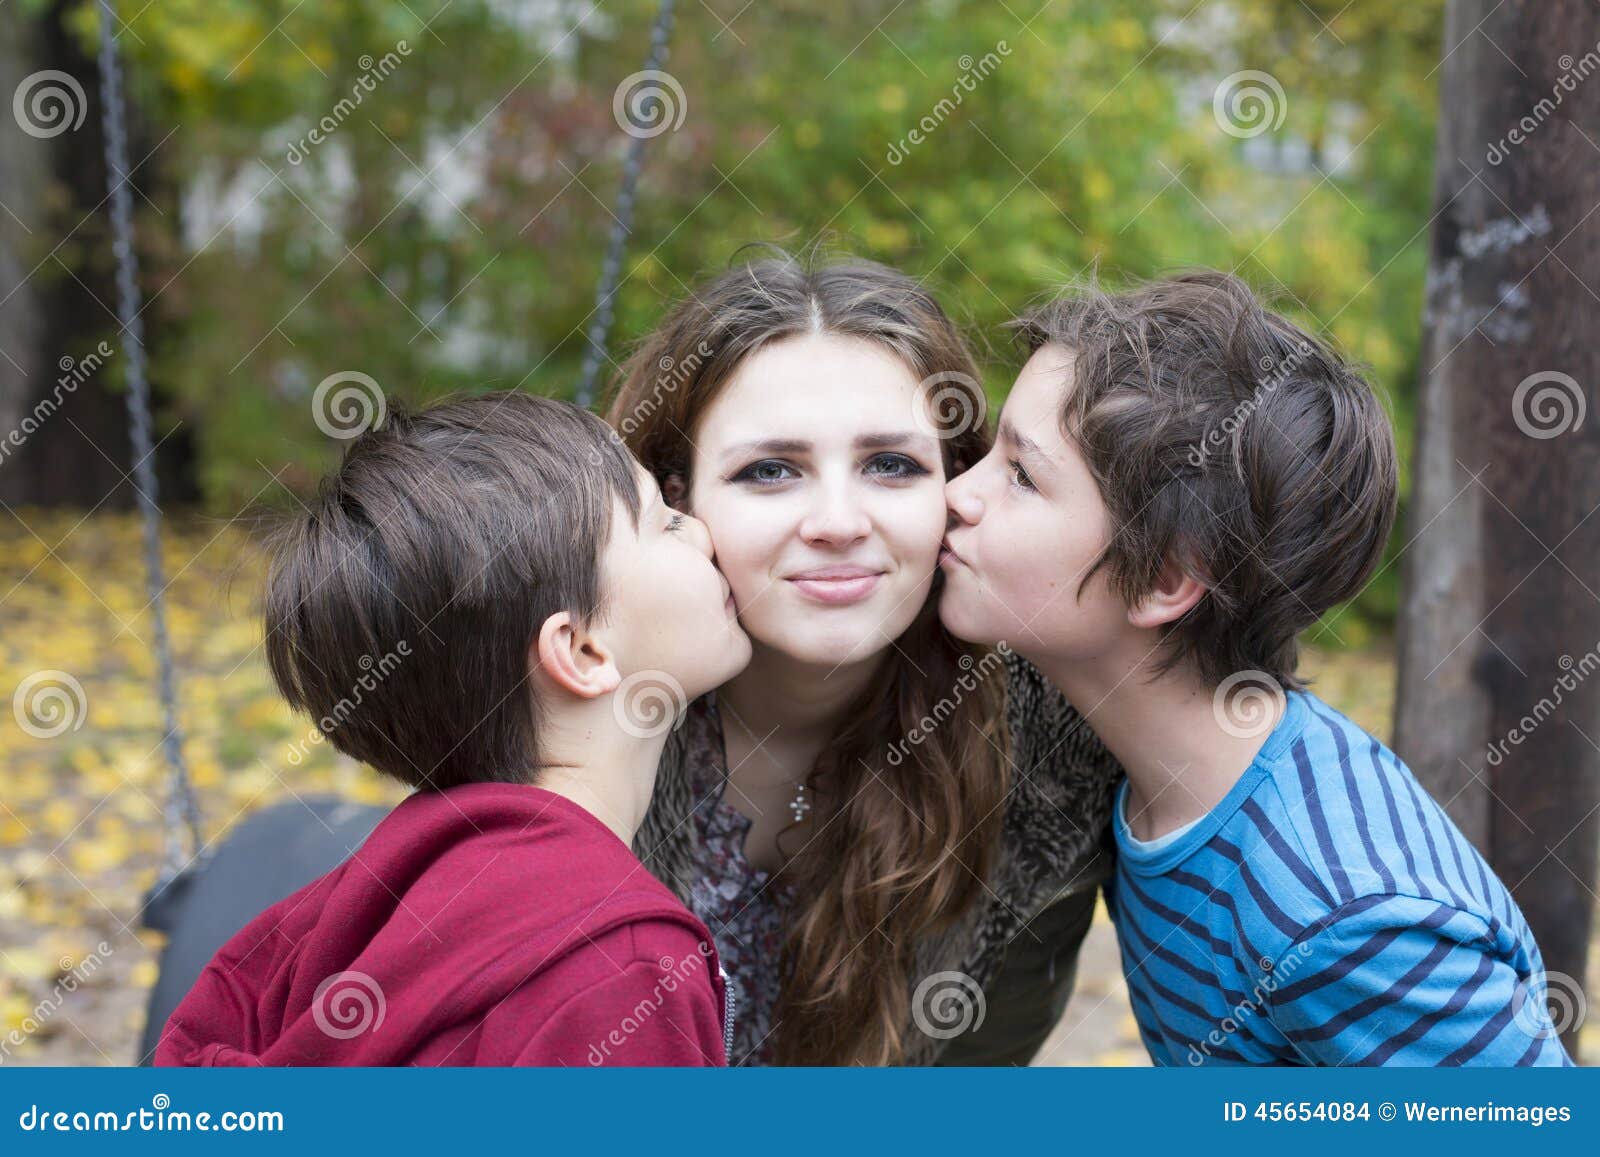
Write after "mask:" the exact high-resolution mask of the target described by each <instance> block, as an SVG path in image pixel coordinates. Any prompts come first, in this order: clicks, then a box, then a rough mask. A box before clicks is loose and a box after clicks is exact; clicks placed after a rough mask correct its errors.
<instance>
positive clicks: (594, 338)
mask: <svg viewBox="0 0 1600 1157" xmlns="http://www.w3.org/2000/svg"><path fill="white" fill-rule="evenodd" d="M672 2H673V0H661V7H660V9H658V10H657V12H656V19H655V24H654V25H653V26H652V27H651V29H650V57H649V59H648V60H646V61H645V65H644V67H645V71H647V72H659V71H660V70H661V67H662V65H664V64H666V62H667V41H668V39H669V38H670V37H671V35H672ZM645 140H646V136H645V134H642V133H641V134H637V135H632V136H630V137H629V140H628V152H627V156H626V157H625V158H624V160H623V162H622V186H621V188H620V189H619V190H618V192H617V211H616V214H615V216H614V219H613V222H612V225H611V237H610V240H609V241H608V242H607V244H606V255H605V260H604V262H603V263H602V264H601V266H600V285H599V288H598V290H597V291H596V293H595V302H594V310H593V314H592V316H593V318H594V320H593V322H592V323H591V324H590V326H589V332H588V335H587V338H588V349H586V350H585V351H584V354H583V369H582V370H581V371H580V372H579V375H578V395H577V403H578V405H580V406H582V407H584V408H585V409H587V408H588V407H590V406H591V405H593V404H594V395H595V385H596V383H597V382H598V380H599V377H600V363H601V362H602V361H604V360H605V356H606V339H607V336H608V335H609V334H610V332H611V323H612V320H613V319H614V317H615V315H616V308H615V307H616V297H617V284H618V282H619V281H620V280H621V278H622V254H623V251H624V249H625V248H626V247H627V243H628V234H629V233H630V232H631V231H632V228H633V204H634V194H635V193H636V192H637V190H638V185H639V170H640V169H641V168H643V167H644V146H645Z"/></svg>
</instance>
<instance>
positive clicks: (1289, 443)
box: [1012, 270, 1399, 688]
mask: <svg viewBox="0 0 1600 1157" xmlns="http://www.w3.org/2000/svg"><path fill="white" fill-rule="evenodd" d="M1012 324H1013V325H1014V326H1016V327H1017V329H1018V331H1019V333H1020V335H1021V338H1022V342H1023V345H1024V346H1025V348H1026V349H1027V350H1028V352H1030V353H1032V352H1034V351H1036V350H1038V349H1039V348H1040V347H1041V346H1043V345H1046V344H1050V343H1053V344H1056V345H1060V346H1063V347H1066V348H1067V349H1068V350H1069V351H1070V352H1071V355H1072V359H1073V361H1072V364H1073V371H1074V372H1073V385H1072V388H1071V390H1070V392H1069V393H1068V394H1067V396H1066V397H1065V398H1064V399H1063V404H1062V410H1061V425H1062V430H1063V432H1064V433H1065V434H1066V435H1067V436H1069V437H1071V438H1073V439H1074V442H1075V444H1076V445H1077V446H1078V447H1079V449H1080V451H1081V452H1082V454H1083V456H1084V459H1085V460H1086V462H1087V464H1088V466H1089V469H1090V470H1091V472H1092V473H1093V474H1094V477H1095V481H1096V482H1097V483H1098V485H1099V490H1100V496H1101V498H1102V500H1103V501H1104V502H1105V504H1106V507H1107V509H1108V510H1109V511H1110V514H1111V517H1112V525H1113V526H1114V527H1115V528H1116V529H1115V532H1114V534H1113V535H1112V538H1111V542H1110V543H1109V544H1108V545H1107V546H1106V548H1105V550H1104V552H1103V553H1102V554H1101V556H1100V558H1099V559H1098V560H1097V561H1096V563H1095V565H1094V566H1093V567H1092V568H1090V570H1089V573H1088V575H1086V576H1085V577H1084V580H1083V581H1084V582H1085V583H1086V582H1088V580H1089V577H1091V576H1092V575H1093V574H1094V573H1095V572H1096V571H1098V570H1099V569H1100V568H1101V567H1104V568H1106V570H1107V572H1108V574H1109V575H1110V579H1111V582H1112V583H1113V585H1114V586H1115V588H1116V590H1117V591H1118V593H1119V595H1120V596H1121V597H1122V599H1123V600H1124V601H1126V602H1128V603H1130V604H1132V603H1135V602H1137V601H1138V600H1139V599H1140V598H1142V597H1143V596H1144V595H1146V594H1148V593H1149V592H1150V591H1151V590H1152V589H1153V588H1154V585H1155V583H1156V580H1157V578H1158V576H1159V575H1160V573H1161V570H1162V568H1163V567H1164V566H1165V565H1166V564H1167V562H1168V561H1169V560H1170V561H1174V562H1176V563H1177V565H1179V566H1181V567H1183V568H1184V570H1185V571H1186V572H1187V573H1188V574H1189V575H1190V576H1191V577H1193V578H1194V579H1196V580H1197V581H1199V582H1200V583H1202V584H1203V585H1204V586H1205V587H1206V594H1205V596H1204V597H1203V598H1202V599H1201V600H1200V602H1199V603H1197V604H1196V605H1195V607H1194V608H1193V609H1192V610H1191V611H1190V612H1189V613H1188V614H1187V615H1185V616H1184V617H1183V618H1182V619H1180V620H1179V621H1177V622H1174V623H1171V624H1168V627H1167V629H1166V636H1165V639H1164V643H1165V648H1166V650H1165V654H1164V655H1163V663H1162V666H1161V668H1160V669H1161V670H1162V671H1165V670H1170V669H1171V668H1173V667H1175V666H1177V665H1178V664H1180V663H1190V664H1192V665H1193V667H1194V668H1195V669H1197V670H1198V671H1199V672H1200V674H1201V676H1202V678H1204V679H1206V680H1207V681H1208V682H1211V683H1221V682H1222V681H1223V680H1225V679H1226V678H1227V677H1228V676H1229V675H1232V674H1234V673H1237V672H1241V671H1247V670H1248V671H1260V672H1263V673H1265V674H1267V675H1269V676H1271V677H1272V678H1274V679H1276V680H1277V681H1278V683H1279V684H1280V685H1281V686H1284V687H1287V688H1298V687H1301V686H1302V685H1303V684H1302V683H1301V681H1300V680H1299V679H1298V678H1297V677H1296V675H1295V668H1296V665H1297V662H1298V657H1299V653H1298V648H1299V644H1298V635H1299V633H1300V632H1301V631H1303V630H1304V629H1305V628H1307V627H1309V626H1310V625H1311V624H1312V623H1314V622H1316V621H1317V619H1318V618H1319V617H1320V616H1321V615H1322V614H1323V613H1324V612H1326V611H1328V610H1329V609H1331V608H1333V607H1334V606H1336V605H1338V604H1339V603H1342V602H1344V601H1346V600H1347V599H1350V598H1352V597H1354V596H1355V595H1356V593H1357V592H1359V591H1360V590H1361V588H1362V586H1363V585H1364V584H1365V583H1366V581H1367V579H1368V578H1370V577H1371V575H1372V572H1373V570H1374V568H1375V567H1376V566H1377V564H1378V560H1379V558H1380V557H1381V555H1382V553H1383V548H1384V544H1385V543H1386V542H1387V541H1388V538H1389V531H1390V529H1391V528H1392V526H1393V525H1394V515H1395V501H1396V491H1397V489H1398V475H1399V467H1398V464H1397V458H1396V454H1395V445H1394V431H1393V429H1392V427H1391V426H1390V423H1389V419H1388V416H1387V415H1386V414H1385V413H1384V412H1383V408H1382V406H1381V405H1380V404H1379V402H1378V399H1377V397H1376V396H1375V395H1374V393H1373V390H1372V387H1371V386H1370V385H1369V384H1368V383H1367V381H1366V379H1365V378H1364V377H1363V376H1362V374H1361V373H1360V372H1359V371H1358V370H1357V369H1356V368H1355V367H1354V366H1352V365H1351V364H1350V363H1349V362H1347V361H1345V360H1344V359H1343V358H1341V357H1340V356H1339V354H1338V353H1337V352H1335V351H1334V350H1333V349H1332V348H1331V347H1330V346H1328V345H1327V344H1326V343H1324V342H1322V341H1321V340H1319V339H1318V338H1316V337H1313V336H1312V335H1310V334H1308V333H1306V332H1305V331H1304V330H1302V329H1300V328H1299V327H1298V326H1296V325H1294V324H1293V323H1291V322H1290V321H1288V320H1286V319H1285V318H1283V317H1281V316H1279V315H1278V314H1276V313H1274V312H1272V311H1271V310H1269V309H1267V308H1266V306H1265V305H1263V303H1262V302H1261V301H1260V300H1259V299H1258V298H1257V297H1256V295H1255V294H1254V293H1253V292H1252V291H1251V290H1250V288H1249V286H1247V285H1246V284H1245V283H1244V282H1243V281H1241V280H1239V279H1238V278H1237V277H1233V276H1231V275H1229V274H1225V273H1220V272H1217V271H1216V270H1197V271H1194V272H1190V273H1185V274H1182V275H1180V276H1176V277H1172V278H1169V279H1167V280H1163V281H1157V282H1152V283H1150V284H1148V285H1144V286H1141V287H1138V288H1136V289H1133V290H1130V291H1128V292H1124V293H1115V294H1113V293H1105V292H1102V291H1100V290H1098V289H1096V288H1093V287H1091V288H1089V289H1088V290H1086V291H1084V292H1081V293H1072V294H1069V295H1066V296H1062V297H1060V298H1057V299H1056V300H1054V301H1052V302H1050V303H1049V304H1047V305H1045V306H1043V307H1042V308H1039V309H1036V310H1034V311H1033V312H1031V313H1028V314H1026V315H1025V316H1023V317H1022V318H1020V319H1018V320H1017V321H1015V322H1013V323H1012ZM1081 589H1082V588H1081V584H1080V590H1081Z"/></svg>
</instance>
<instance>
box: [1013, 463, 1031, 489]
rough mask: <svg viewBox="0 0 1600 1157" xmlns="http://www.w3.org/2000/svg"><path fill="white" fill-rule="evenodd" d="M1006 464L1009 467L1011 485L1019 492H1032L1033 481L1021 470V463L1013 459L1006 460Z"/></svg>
mask: <svg viewBox="0 0 1600 1157" xmlns="http://www.w3.org/2000/svg"><path fill="white" fill-rule="evenodd" d="M1006 464H1007V465H1008V466H1010V467H1011V484H1012V485H1013V486H1015V487H1017V488H1018V489H1019V490H1033V489H1034V488H1035V487H1034V485H1033V479H1032V478H1029V477H1028V472H1027V471H1026V470H1024V469H1023V468H1022V463H1021V462H1018V461H1017V460H1016V459H1015V458H1008V459H1007V460H1006Z"/></svg>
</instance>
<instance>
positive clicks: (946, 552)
mask: <svg viewBox="0 0 1600 1157" xmlns="http://www.w3.org/2000/svg"><path fill="white" fill-rule="evenodd" d="M946 564H949V565H953V566H966V565H967V562H966V560H965V559H964V558H962V557H961V556H960V555H959V554H957V553H956V552H955V551H953V550H951V549H950V544H949V543H948V542H941V543H940V544H939V565H940V566H945V565H946Z"/></svg>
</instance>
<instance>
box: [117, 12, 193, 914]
mask: <svg viewBox="0 0 1600 1157" xmlns="http://www.w3.org/2000/svg"><path fill="white" fill-rule="evenodd" d="M115 21H116V15H115V13H114V12H113V10H112V7H111V0H100V94H101V108H102V113H101V116H102V124H103V128H104V133H105V163H106V183H107V184H108V185H109V186H110V200H111V232H112V237H113V245H114V251H115V254H116V261H117V271H116V281H117V317H118V320H119V321H120V322H121V325H122V340H123V349H124V351H125V352H126V354H127V359H128V360H127V366H128V371H127V379H128V428H129V434H130V437H131V440H132V442H133V459H134V461H133V489H134V493H135V494H136V495H137V496H138V503H139V514H140V516H141V519H142V521H143V525H144V563H145V578H146V584H147V588H148V592H149V597H150V613H151V619H152V621H153V623H154V629H155V652H156V666H157V669H158V671H159V680H160V682H159V694H160V697H161V711H162V716H163V721H164V723H165V726H166V731H165V733H164V734H163V735H162V737H161V745H162V748H163V749H164V751H165V753H166V760H167V767H168V789H167V794H166V799H165V801H164V802H163V805H162V810H163V822H164V830H165V840H164V843H165V847H164V855H163V861H162V867H161V877H160V880H159V881H158V883H157V885H156V891H157V892H159V891H161V889H162V888H164V887H165V886H166V885H167V884H169V883H170V882H171V881H172V880H173V879H174V878H176V877H177V875H178V874H179V873H180V872H181V871H183V869H184V867H185V866H186V865H187V864H188V863H189V861H190V860H191V859H193V858H195V857H198V856H199V854H200V852H201V850H202V847H203V843H204V840H203V837H202V835H201V830H200V808H199V805H198V804H197V803H196V801H195V796H194V787H193V785H192V784H191V783H190V782H189V769H188V765H187V764H186V763H185V762H184V757H183V734H182V731H181V730H180V724H179V722H178V705H177V676H176V674H175V672H174V670H173V663H172V643H171V640H170V639H169V637H168V635H167V615H166V604H165V601H164V598H163V596H164V593H165V591H166V580H165V575H164V572H163V567H162V562H161V507H160V506H159V505H157V497H158V490H157V483H156V469H155V446H154V445H153V444H152V441H151V436H150V428H151V421H150V385H149V382H148V381H147V379H146V377H145V349H144V321H143V318H142V317H141V313H142V312H143V309H142V306H141V304H140V296H139V284H138V272H139V265H138V255H137V254H136V253H135V252H134V248H133V198H132V197H131V196H130V195H129V192H128V185H129V183H130V182H131V181H132V180H133V174H132V173H131V172H130V171H129V168H128V138H127V131H126V124H125V123H124V120H123V98H122V69H121V64H120V62H119V60H118V57H117V42H116V36H115V35H114V33H113V32H112V26H113V24H114V23H115ZM185 828H187V829H188V833H189V848H190V855H188V856H186V855H185V854H184V848H183V843H182V839H181V837H180V836H179V832H180V831H181V830H183V829H185Z"/></svg>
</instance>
